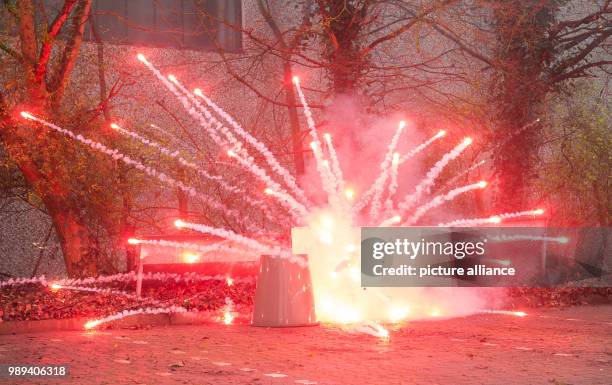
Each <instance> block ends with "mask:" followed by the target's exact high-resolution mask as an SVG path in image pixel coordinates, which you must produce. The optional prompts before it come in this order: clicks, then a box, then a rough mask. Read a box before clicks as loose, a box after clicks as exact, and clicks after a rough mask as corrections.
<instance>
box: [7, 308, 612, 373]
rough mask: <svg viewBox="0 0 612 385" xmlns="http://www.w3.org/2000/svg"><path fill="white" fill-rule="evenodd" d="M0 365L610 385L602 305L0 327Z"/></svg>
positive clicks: (607, 324) (606, 313)
mask: <svg viewBox="0 0 612 385" xmlns="http://www.w3.org/2000/svg"><path fill="white" fill-rule="evenodd" d="M0 363H10V364H49V363H66V364H68V365H69V367H70V375H69V377H67V378H61V379H60V378H56V379H51V378H28V379H16V378H8V377H0V383H5V384H150V385H155V384H215V385H217V384H556V385H559V384H606V385H609V384H612V306H583V307H574V308H569V309H564V310H554V309H553V310H539V311H533V312H531V313H530V314H529V315H527V316H526V317H514V316H505V315H474V316H470V317H465V318H457V319H449V320H435V321H433V320H432V321H422V322H412V323H408V324H406V325H403V326H401V327H396V328H395V329H394V330H391V332H390V337H389V339H388V340H383V339H380V338H377V337H374V336H370V335H365V334H358V333H353V332H350V331H347V330H342V329H340V328H337V327H331V326H318V327H304V328H286V329H269V328H255V327H250V326H245V325H230V326H226V325H206V326H171V327H158V328H152V329H148V330H145V329H141V330H107V331H97V332H54V333H39V334H21V335H12V336H0Z"/></svg>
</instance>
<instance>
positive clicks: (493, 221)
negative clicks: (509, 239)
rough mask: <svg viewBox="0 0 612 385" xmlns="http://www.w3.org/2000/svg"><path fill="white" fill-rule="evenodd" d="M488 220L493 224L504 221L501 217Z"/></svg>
mask: <svg viewBox="0 0 612 385" xmlns="http://www.w3.org/2000/svg"><path fill="white" fill-rule="evenodd" d="M488 220H489V222H491V223H501V221H502V220H501V218H500V217H491V218H488Z"/></svg>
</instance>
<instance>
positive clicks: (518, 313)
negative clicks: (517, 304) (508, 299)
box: [512, 311, 527, 317]
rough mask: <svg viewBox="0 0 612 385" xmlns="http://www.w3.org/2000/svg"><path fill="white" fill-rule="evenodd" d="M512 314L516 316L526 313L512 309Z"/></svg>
mask: <svg viewBox="0 0 612 385" xmlns="http://www.w3.org/2000/svg"><path fill="white" fill-rule="evenodd" d="M512 314H513V315H515V316H517V317H525V316H526V315H527V313H525V312H524V311H513V312H512Z"/></svg>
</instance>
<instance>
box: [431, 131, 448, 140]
mask: <svg viewBox="0 0 612 385" xmlns="http://www.w3.org/2000/svg"><path fill="white" fill-rule="evenodd" d="M444 135H446V131H445V130H440V131H438V133H437V134H436V136H435V137H434V138H436V139H437V138H441V137H443V136H444Z"/></svg>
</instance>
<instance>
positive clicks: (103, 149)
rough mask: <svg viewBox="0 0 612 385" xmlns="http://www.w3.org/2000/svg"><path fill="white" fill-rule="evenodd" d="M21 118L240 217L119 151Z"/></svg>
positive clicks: (32, 118) (27, 113)
mask: <svg viewBox="0 0 612 385" xmlns="http://www.w3.org/2000/svg"><path fill="white" fill-rule="evenodd" d="M21 116H22V117H23V118H25V119H28V120H33V121H35V122H37V123H40V124H42V125H43V126H45V127H48V128H51V129H53V130H55V131H57V132H59V133H61V134H63V135H65V136H67V137H69V138H71V139H74V140H76V141H78V142H81V143H83V144H85V145H87V146H89V147H91V148H92V149H94V150H96V151H99V152H101V153H103V154H106V155H108V156H110V157H112V158H113V159H115V160H120V161H122V162H124V163H125V164H128V165H130V166H134V167H136V169H138V170H140V171H142V172H144V173H145V174H147V175H149V176H151V177H154V178H156V179H158V180H159V181H160V182H162V183H164V184H167V185H170V186H172V187H175V188H178V189H180V190H181V191H183V192H185V193H186V194H188V195H190V196H192V197H194V198H198V199H201V200H202V201H204V202H206V204H207V205H208V206H210V207H212V208H214V209H216V210H219V211H220V212H225V213H228V214H230V215H233V216H234V217H236V218H240V215H238V213H237V212H236V211H235V210H232V209H230V208H228V207H227V206H225V205H224V204H223V203H221V202H219V201H217V200H215V199H212V198H210V197H209V196H207V195H204V194H202V193H200V192H198V191H197V190H196V189H194V188H193V187H190V186H187V185H185V184H184V183H183V182H181V181H178V180H176V179H174V178H172V177H170V176H168V175H166V174H164V173H163V172H161V171H157V170H156V169H154V168H152V167H150V166H145V165H144V164H142V163H140V162H139V161H137V160H134V159H132V158H130V157H129V156H127V155H125V154H122V153H121V152H119V150H117V149H110V148H109V147H106V146H105V145H103V144H102V143H99V142H96V141H94V140H91V139H87V138H85V137H84V136H82V135H81V134H75V133H73V132H72V131H70V130H67V129H65V128H62V127H59V126H57V125H55V124H53V123H49V122H47V121H46V120H43V119H40V118H37V117H36V116H34V115H32V114H30V113H29V112H26V111H22V112H21Z"/></svg>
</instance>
